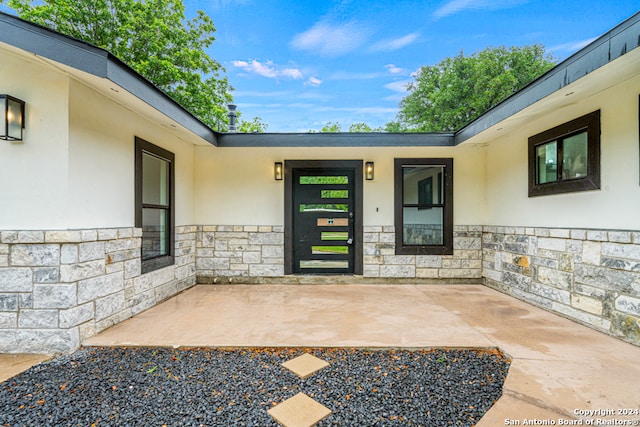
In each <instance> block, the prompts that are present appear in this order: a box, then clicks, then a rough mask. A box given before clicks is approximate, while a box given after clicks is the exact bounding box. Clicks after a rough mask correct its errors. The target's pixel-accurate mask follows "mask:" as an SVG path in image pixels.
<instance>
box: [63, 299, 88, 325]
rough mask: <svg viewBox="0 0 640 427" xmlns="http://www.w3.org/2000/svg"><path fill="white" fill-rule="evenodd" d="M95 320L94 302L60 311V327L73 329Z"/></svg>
mask: <svg viewBox="0 0 640 427" xmlns="http://www.w3.org/2000/svg"><path fill="white" fill-rule="evenodd" d="M92 318H93V302H88V303H86V304H82V305H79V306H76V307H72V308H69V309H67V310H60V327H61V328H71V327H73V326H77V325H80V324H81V323H84V322H88V321H89V320H91V319H92Z"/></svg>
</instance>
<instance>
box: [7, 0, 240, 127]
mask: <svg viewBox="0 0 640 427" xmlns="http://www.w3.org/2000/svg"><path fill="white" fill-rule="evenodd" d="M2 1H3V3H7V4H8V5H9V7H11V8H13V9H14V10H15V11H16V12H17V14H18V15H19V16H20V17H21V18H23V19H25V20H28V21H31V22H34V23H36V24H40V25H43V26H46V27H49V28H51V29H53V30H56V31H58V32H60V33H63V34H67V35H69V36H72V37H75V38H78V39H81V40H84V41H86V42H89V43H91V44H93V45H96V46H98V47H100V48H103V49H106V50H108V51H109V52H111V53H112V54H114V55H115V56H117V57H118V58H120V59H121V60H123V61H124V62H125V63H126V64H127V65H129V66H130V67H131V68H133V69H134V70H135V71H137V72H138V73H140V74H141V75H142V76H144V77H145V78H147V79H148V80H149V81H151V82H152V83H153V84H155V85H156V86H157V87H158V88H160V89H161V90H163V91H164V92H166V93H167V94H168V95H169V96H171V97H172V98H173V99H174V100H176V101H177V102H178V103H180V104H181V105H182V106H184V107H185V108H187V109H188V110H189V111H190V112H191V113H192V114H193V115H195V116H196V117H198V118H199V119H200V120H202V121H203V122H204V123H206V124H207V125H208V126H210V127H212V128H214V127H217V124H218V123H219V122H220V123H225V124H226V123H227V120H228V119H227V110H226V107H225V106H226V105H227V104H228V103H229V102H231V100H232V97H231V94H230V91H231V87H230V86H229V82H228V81H227V78H226V77H223V76H222V75H221V73H223V72H224V71H225V70H224V68H223V67H222V66H221V65H220V64H219V63H218V62H217V61H215V60H213V59H212V58H211V57H209V55H207V53H206V52H205V49H206V48H208V47H209V46H210V45H211V44H212V43H213V41H214V40H215V38H214V36H213V33H214V32H215V31H216V29H215V26H214V24H213V21H212V20H211V18H209V16H207V15H206V14H205V13H204V12H203V11H198V12H197V16H196V17H195V18H193V19H190V20H187V19H186V17H185V13H184V12H185V8H184V3H183V1H182V0H144V1H143V0H91V1H87V0H44V1H39V0H2Z"/></svg>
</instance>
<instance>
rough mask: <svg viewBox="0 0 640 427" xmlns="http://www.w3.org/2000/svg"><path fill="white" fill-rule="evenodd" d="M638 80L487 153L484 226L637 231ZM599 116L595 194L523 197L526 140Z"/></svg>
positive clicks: (534, 124)
mask: <svg viewBox="0 0 640 427" xmlns="http://www.w3.org/2000/svg"><path fill="white" fill-rule="evenodd" d="M638 94H640V76H638V77H635V78H633V79H631V80H627V81H625V82H623V83H621V84H618V85H617V86H615V87H613V88H612V89H610V90H608V91H606V92H600V93H598V94H597V95H595V96H592V97H591V98H588V99H587V100H586V101H584V102H581V103H579V105H575V104H573V105H568V106H567V107H565V108H562V109H559V110H556V111H551V112H549V114H547V115H544V116H542V117H540V118H538V119H536V120H532V121H531V122H529V123H528V124H527V125H526V126H522V127H521V128H520V129H518V130H517V131H515V132H512V133H510V134H508V135H505V136H503V137H501V138H499V139H496V140H494V141H493V142H491V143H490V144H489V147H488V148H487V214H488V215H487V221H486V224H487V225H500V226H537V227H579V228H605V229H630V230H638V229H640V216H639V215H638V212H640V186H639V184H638V183H639V180H640V177H639V173H640V171H639V167H638V163H639V153H638V144H639V143H638ZM598 109H600V110H601V131H602V133H601V189H600V190H594V191H585V192H576V193H567V194H558V195H550V196H538V197H531V198H529V197H528V160H527V153H528V152H527V149H528V138H529V137H530V136H532V135H535V134H537V133H540V132H542V131H545V130H547V129H550V128H553V127H555V126H557V125H560V124H562V123H565V122H567V121H570V120H573V119H576V118H578V117H580V116H583V115H585V114H588V113H590V112H592V111H595V110H598Z"/></svg>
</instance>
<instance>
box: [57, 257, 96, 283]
mask: <svg viewBox="0 0 640 427" xmlns="http://www.w3.org/2000/svg"><path fill="white" fill-rule="evenodd" d="M104 269H105V261H104V259H102V260H96V261H87V262H83V263H78V264H69V265H61V266H60V281H61V282H77V281H78V280H84V279H89V278H91V277H96V276H100V275H102V274H104Z"/></svg>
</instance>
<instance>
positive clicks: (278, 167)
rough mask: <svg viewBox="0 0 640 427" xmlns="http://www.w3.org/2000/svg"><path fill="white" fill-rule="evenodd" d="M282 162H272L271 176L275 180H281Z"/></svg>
mask: <svg viewBox="0 0 640 427" xmlns="http://www.w3.org/2000/svg"><path fill="white" fill-rule="evenodd" d="M282 175H283V173H282V162H275V163H274V164H273V178H274V179H275V180H276V181H282Z"/></svg>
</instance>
